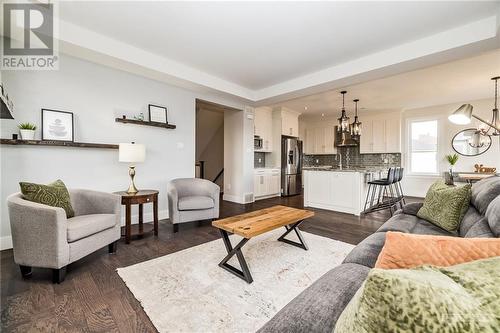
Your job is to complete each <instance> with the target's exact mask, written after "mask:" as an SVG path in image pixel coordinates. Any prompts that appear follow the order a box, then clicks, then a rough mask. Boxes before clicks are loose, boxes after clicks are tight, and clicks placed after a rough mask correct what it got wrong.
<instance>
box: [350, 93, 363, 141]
mask: <svg viewBox="0 0 500 333" xmlns="http://www.w3.org/2000/svg"><path fill="white" fill-rule="evenodd" d="M353 102H354V105H355V106H354V110H355V113H354V122H353V123H352V124H351V126H350V129H351V136H352V137H353V139H356V140H358V139H359V137H360V136H361V122H360V121H359V120H358V102H359V99H354V100H353Z"/></svg>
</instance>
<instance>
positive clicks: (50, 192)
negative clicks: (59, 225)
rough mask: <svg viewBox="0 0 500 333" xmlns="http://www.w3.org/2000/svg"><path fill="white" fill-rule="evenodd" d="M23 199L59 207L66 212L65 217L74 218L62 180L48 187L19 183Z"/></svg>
mask: <svg viewBox="0 0 500 333" xmlns="http://www.w3.org/2000/svg"><path fill="white" fill-rule="evenodd" d="M19 186H21V193H22V194H23V198H24V199H26V200H28V201H33V202H37V203H40V204H44V205H48V206H52V207H60V208H62V209H64V210H65V211H66V217H67V218H70V217H73V216H75V212H74V211H73V207H72V206H71V200H70V197H69V192H68V189H67V188H66V185H64V183H63V182H62V180H60V179H58V180H56V181H55V182H53V183H50V184H48V185H42V184H34V183H26V182H20V183H19Z"/></svg>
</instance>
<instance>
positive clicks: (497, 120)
mask: <svg viewBox="0 0 500 333" xmlns="http://www.w3.org/2000/svg"><path fill="white" fill-rule="evenodd" d="M491 79H492V80H493V81H495V107H494V108H493V110H492V111H493V115H492V117H491V121H490V124H491V125H493V126H494V127H496V128H493V127H492V126H489V125H486V124H484V123H483V124H481V125H482V126H480V127H479V128H478V130H480V131H481V134H483V135H486V134H487V135H495V136H497V135H500V130H499V128H500V117H499V116H498V104H497V103H498V79H500V76H495V77H492V78H491ZM491 130H493V131H492V132H490V131H491Z"/></svg>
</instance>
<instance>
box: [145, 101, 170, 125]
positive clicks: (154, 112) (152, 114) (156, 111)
mask: <svg viewBox="0 0 500 333" xmlns="http://www.w3.org/2000/svg"><path fill="white" fill-rule="evenodd" d="M148 109H149V121H154V122H157V123H164V124H168V121H167V108H166V107H164V106H159V105H153V104H149V105H148Z"/></svg>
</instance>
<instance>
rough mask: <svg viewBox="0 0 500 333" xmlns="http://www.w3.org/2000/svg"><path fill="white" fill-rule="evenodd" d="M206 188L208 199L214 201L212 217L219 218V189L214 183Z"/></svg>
mask: <svg viewBox="0 0 500 333" xmlns="http://www.w3.org/2000/svg"><path fill="white" fill-rule="evenodd" d="M208 188H209V191H210V197H211V198H212V200H213V201H214V211H215V213H214V216H215V217H216V218H218V217H219V200H220V187H219V185H217V184H215V183H212V182H210V183H208Z"/></svg>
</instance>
